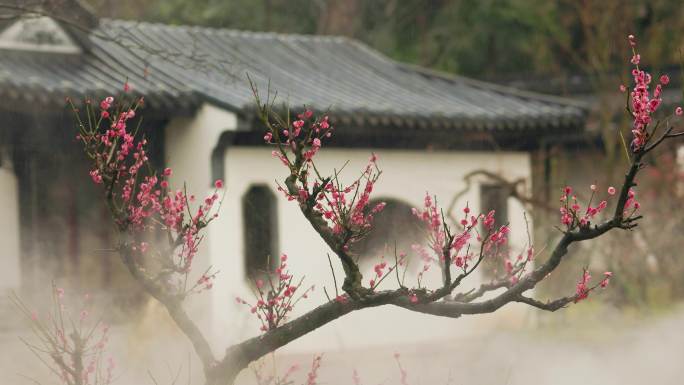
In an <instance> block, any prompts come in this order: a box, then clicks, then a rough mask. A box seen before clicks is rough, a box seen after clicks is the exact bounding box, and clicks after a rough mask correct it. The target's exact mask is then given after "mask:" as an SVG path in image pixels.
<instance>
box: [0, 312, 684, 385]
mask: <svg viewBox="0 0 684 385" xmlns="http://www.w3.org/2000/svg"><path fill="white" fill-rule="evenodd" d="M458 322H459V321H458V320H455V321H454V327H455V328H456V327H458ZM682 325H684V307H682V306H679V307H677V308H675V309H671V310H668V311H667V312H660V313H658V314H650V315H649V316H644V315H643V314H642V313H639V312H635V313H634V314H631V315H630V314H629V312H617V311H615V310H611V309H607V308H604V307H600V306H599V305H596V304H592V303H587V304H582V305H581V306H576V307H574V308H571V309H569V310H566V311H563V312H560V313H555V314H541V315H540V316H539V317H537V319H536V320H534V322H530V325H529V326H528V327H526V328H525V329H524V330H497V331H492V332H489V333H486V334H483V335H477V336H472V337H467V338H458V339H453V338H449V337H445V338H444V340H443V341H436V342H433V343H424V344H420V345H413V346H403V347H402V346H396V347H388V348H374V349H366V350H364V351H328V350H326V347H325V346H321V351H322V352H324V353H325V354H324V359H323V365H322V368H321V370H320V374H319V384H350V385H351V384H353V381H352V372H353V370H354V369H356V370H357V371H358V373H359V376H360V378H361V383H362V384H399V383H400V374H399V370H398V369H397V364H396V362H395V361H394V358H393V354H394V352H400V353H401V362H402V364H403V366H404V368H405V369H406V370H407V372H408V382H409V384H412V385H418V384H423V385H425V384H454V385H456V384H469V385H479V384H482V385H487V384H497V385H498V384H509V385H518V384H520V385H522V384H525V385H527V384H558V385H564V384H572V385H575V384H576V383H578V382H581V383H582V384H583V385H591V384H597V385H599V384H600V385H610V384H620V385H629V384H635V385H636V384H640V385H641V384H645V383H652V384H681V383H682V380H681V378H682V377H683V376H682V375H683V374H684V367H682V365H681V361H682V357H684V333H682V331H681V328H682ZM147 327H149V326H146V327H144V328H147ZM153 327H154V330H155V331H156V332H157V337H149V330H148V329H141V326H140V325H136V326H135V327H123V326H119V327H117V328H116V330H115V337H116V338H112V340H113V341H112V350H113V351H115V352H116V355H117V357H118V367H117V371H118V373H119V374H120V376H119V378H118V380H117V381H116V384H120V385H138V384H154V383H155V382H154V381H152V379H151V378H150V376H149V374H148V371H149V373H151V374H152V376H154V378H155V380H156V383H158V384H160V385H161V384H172V383H173V380H174V378H175V377H176V373H177V372H178V371H179V368H180V377H179V379H178V380H177V382H176V383H177V384H187V383H188V382H189V381H188V370H187V369H188V367H190V377H191V383H192V384H201V383H202V382H201V380H200V378H201V373H200V370H199V369H200V367H199V365H198V363H197V362H194V361H193V362H191V363H190V364H189V357H191V356H192V354H191V350H190V347H189V345H188V344H187V343H186V342H185V340H184V338H183V337H182V336H180V335H178V334H177V333H176V332H174V331H173V329H172V328H171V327H170V326H168V325H165V324H163V323H161V324H159V325H153ZM141 333H142V334H144V335H145V338H142V337H141ZM19 336H20V334H19V333H17V332H16V331H14V332H11V331H5V332H3V333H2V334H1V335H0V347H1V348H2V355H0V368H1V370H0V384H8V385H9V384H31V383H33V382H31V381H29V380H27V379H26V378H23V377H22V375H23V376H29V377H31V378H34V379H36V380H37V381H39V383H41V384H51V383H55V382H50V381H48V380H47V378H48V377H47V370H46V369H44V368H42V367H40V366H39V364H38V363H37V361H36V360H35V358H33V357H32V356H31V353H30V352H29V351H28V350H27V349H26V348H25V347H24V346H22V343H21V342H20V341H19V339H18V337H19ZM24 336H25V337H26V335H25V334H24ZM28 337H29V338H30V336H28ZM276 357H277V367H279V368H280V369H279V372H281V373H282V372H284V371H285V370H286V369H287V368H288V367H289V366H290V365H292V364H293V363H298V364H299V365H300V366H301V368H300V369H299V370H298V371H297V372H296V375H295V376H294V379H295V383H296V384H299V383H304V382H305V380H304V379H305V376H306V372H307V370H308V367H309V365H310V362H311V358H312V355H302V354H287V353H286V352H280V353H278V354H277V355H276ZM271 367H272V362H267V363H265V365H264V369H263V372H264V373H265V374H267V373H268V372H269V371H271V369H270V368H271ZM253 378H254V376H253V374H251V373H249V372H247V373H244V374H243V376H242V377H241V378H240V379H239V383H240V384H252V383H254V379H253Z"/></svg>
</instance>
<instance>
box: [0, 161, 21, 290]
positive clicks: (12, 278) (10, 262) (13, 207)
mask: <svg viewBox="0 0 684 385" xmlns="http://www.w3.org/2000/svg"><path fill="white" fill-rule="evenodd" d="M0 155H1V154H0ZM2 161H3V162H2V166H0V212H1V213H2V217H3V218H2V221H0V245H2V248H0V261H1V262H2V269H0V294H1V295H4V294H6V292H7V291H8V290H12V289H17V288H19V286H20V285H21V264H20V260H19V259H20V257H21V254H20V249H19V248H20V245H19V228H20V226H19V206H18V204H19V195H18V188H19V186H18V183H17V177H16V175H15V174H14V170H13V169H12V165H11V164H10V163H9V162H8V160H7V159H2Z"/></svg>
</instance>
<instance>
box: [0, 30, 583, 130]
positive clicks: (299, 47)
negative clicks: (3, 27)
mask: <svg viewBox="0 0 684 385" xmlns="http://www.w3.org/2000/svg"><path fill="white" fill-rule="evenodd" d="M86 40H89V42H90V44H89V47H88V48H87V49H86V53H84V54H82V55H59V54H49V53H36V52H11V51H6V50H4V51H2V52H0V97H2V98H10V99H13V100H17V101H28V102H35V101H38V102H43V103H49V102H50V101H55V100H56V101H57V103H62V101H63V98H64V97H66V96H70V97H72V98H82V97H86V96H92V97H101V96H102V95H105V94H112V93H118V91H119V90H120V89H121V84H122V82H123V80H124V79H125V78H126V77H128V78H130V83H131V85H132V86H133V87H134V89H135V90H136V92H138V93H140V94H143V95H145V97H146V100H147V101H148V105H150V106H152V107H153V108H160V109H164V110H167V111H168V110H171V109H180V108H189V109H192V108H195V107H196V106H197V105H198V104H199V103H201V102H203V101H208V102H211V103H214V104H217V105H219V106H221V107H224V108H227V109H231V110H234V111H237V112H240V113H243V112H244V113H249V111H250V110H251V109H252V108H253V106H254V101H253V98H252V95H251V91H250V89H249V86H248V83H247V79H246V74H249V75H250V76H251V77H252V79H254V80H255V81H256V83H257V84H258V86H259V88H260V89H261V90H262V92H265V91H266V89H267V87H268V85H269V82H270V88H271V89H272V90H275V91H277V92H278V95H279V100H281V101H287V102H288V104H290V105H291V106H293V107H301V106H302V105H307V106H310V107H312V108H315V109H317V110H321V109H328V108H329V109H330V110H331V112H330V113H331V115H333V116H335V117H337V118H339V119H343V120H344V119H346V120H347V121H352V122H356V123H359V124H365V125H369V126H373V125H383V126H392V125H394V126H413V127H422V126H430V127H443V128H457V129H473V130H478V131H479V130H496V131H498V130H507V131H511V130H513V131H519V130H526V129H535V130H542V131H546V130H550V131H556V130H559V129H565V128H576V129H577V128H581V127H582V125H583V122H584V117H585V110H584V109H583V108H582V107H581V106H579V105H578V104H576V103H573V102H570V101H568V100H565V99H560V98H556V97H551V96H543V95H540V94H535V93H530V92H523V91H517V90H515V89H512V88H506V87H502V86H496V85H493V84H489V83H484V82H479V81H475V80H472V79H467V78H463V77H458V76H453V75H446V74H443V73H437V72H434V71H430V70H427V69H424V68H420V67H415V66H410V65H406V64H402V63H398V62H396V61H393V60H391V59H389V58H387V57H385V56H383V55H382V54H380V53H379V52H377V51H375V50H373V49H371V48H369V47H368V46H366V45H364V44H362V43H360V42H357V41H354V40H351V39H347V38H341V37H330V36H303V35H285V34H275V33H257V32H242V31H234V30H226V29H210V28H199V27H185V26H170V25H162V24H152V23H143V22H134V21H121V20H106V19H103V20H101V21H100V24H99V26H98V27H96V28H95V29H93V30H92V31H91V32H90V33H89V35H88V39H86Z"/></svg>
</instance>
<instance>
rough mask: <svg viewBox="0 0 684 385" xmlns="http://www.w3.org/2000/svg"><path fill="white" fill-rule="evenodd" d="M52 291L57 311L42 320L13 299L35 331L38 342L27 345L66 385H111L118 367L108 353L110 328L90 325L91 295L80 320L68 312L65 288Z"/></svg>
mask: <svg viewBox="0 0 684 385" xmlns="http://www.w3.org/2000/svg"><path fill="white" fill-rule="evenodd" d="M52 290H53V295H52V298H53V308H52V309H51V310H48V311H46V314H45V315H44V316H42V317H41V316H40V315H39V313H37V312H35V311H31V310H29V308H28V307H27V306H26V305H25V304H24V303H23V302H22V301H21V300H20V299H19V298H18V297H17V296H16V295H15V296H12V297H10V298H11V300H12V301H13V302H14V304H15V305H16V306H17V308H18V309H19V310H20V311H21V312H22V313H24V315H25V316H26V317H27V318H28V319H29V320H30V322H31V330H32V331H33V332H34V334H35V336H36V337H37V340H38V341H37V342H36V343H27V346H28V347H29V348H30V349H31V350H32V351H33V352H34V353H35V354H36V355H37V356H38V357H41V361H42V362H43V363H45V364H46V365H48V366H49V367H50V370H52V372H53V373H55V374H56V375H58V376H59V378H60V380H61V381H62V382H63V383H64V384H66V385H109V384H111V383H112V380H113V372H114V369H115V367H116V364H115V362H114V358H113V357H111V356H108V355H107V353H106V351H107V349H106V348H107V343H108V342H109V326H107V325H105V324H103V323H102V322H100V321H96V322H92V323H90V322H88V321H89V318H90V312H89V310H88V309H89V308H90V307H91V305H92V304H91V298H90V295H88V294H86V295H85V296H84V300H83V307H82V309H81V310H80V311H79V312H78V317H76V316H75V314H72V313H71V312H69V311H68V310H67V308H68V306H67V304H66V303H65V301H64V294H65V292H64V289H62V288H58V287H55V286H53V289H52ZM43 357H44V358H43ZM105 358H106V359H105Z"/></svg>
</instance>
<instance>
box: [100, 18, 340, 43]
mask: <svg viewBox="0 0 684 385" xmlns="http://www.w3.org/2000/svg"><path fill="white" fill-rule="evenodd" d="M100 22H101V23H104V24H108V23H111V24H113V25H115V26H125V27H130V26H135V27H148V28H149V27H151V28H162V29H175V30H181V31H199V32H202V33H206V34H218V35H224V36H234V37H248V38H256V39H264V38H270V39H286V40H295V41H296V40H306V41H330V42H337V43H339V42H344V41H347V40H352V39H349V38H346V37H344V36H337V35H314V34H303V33H283V32H271V31H252V30H244V29H235V28H224V27H207V26H198V25H189V24H164V23H160V22H153V21H139V20H126V19H111V18H102V19H100Z"/></svg>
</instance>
